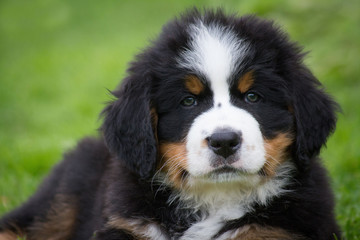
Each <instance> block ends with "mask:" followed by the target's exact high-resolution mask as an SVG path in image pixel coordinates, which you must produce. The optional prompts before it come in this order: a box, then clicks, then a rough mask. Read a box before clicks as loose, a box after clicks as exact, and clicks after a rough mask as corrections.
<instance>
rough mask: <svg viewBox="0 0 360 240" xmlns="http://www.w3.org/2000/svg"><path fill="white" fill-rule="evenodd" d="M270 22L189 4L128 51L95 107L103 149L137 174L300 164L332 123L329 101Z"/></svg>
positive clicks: (242, 172) (209, 174)
mask: <svg viewBox="0 0 360 240" xmlns="http://www.w3.org/2000/svg"><path fill="white" fill-rule="evenodd" d="M303 55H304V54H302V53H301V49H300V48H299V47H298V46H297V45H296V44H294V43H292V42H290V41H289V40H288V37H287V36H286V35H285V34H284V33H282V32H281V31H280V30H279V29H278V28H277V27H276V26H274V24H273V23H272V22H269V21H266V20H261V19H259V18H256V17H254V16H245V17H240V18H238V17H236V16H226V15H225V14H223V13H222V12H221V11H217V12H211V11H208V12H205V13H204V14H201V13H199V12H198V11H196V10H194V11H190V12H188V13H187V14H185V15H183V16H182V17H181V18H179V19H176V20H174V21H172V22H170V23H168V24H167V25H166V26H165V27H164V28H163V31H162V33H161V34H160V36H159V38H158V39H157V40H156V41H154V42H153V43H152V45H151V46H150V47H149V48H147V49H146V50H145V51H144V52H142V53H141V54H140V55H138V56H137V58H136V59H135V61H134V62H133V63H132V64H131V67H130V68H129V70H128V75H129V76H128V77H127V78H126V79H124V81H123V82H122V85H121V87H120V89H119V90H117V91H115V92H114V95H115V96H116V98H117V99H116V100H115V101H114V102H113V103H111V104H110V105H108V106H107V108H106V109H105V110H104V115H105V121H104V124H103V127H102V129H103V132H104V137H105V140H106V142H107V145H108V147H109V149H110V150H111V151H112V152H113V154H115V156H117V158H118V159H119V160H121V161H123V162H124V163H125V164H126V166H127V167H128V168H129V169H130V170H131V171H133V172H134V173H136V174H138V175H139V176H140V177H141V178H145V179H146V178H150V177H152V176H153V175H154V173H155V172H157V171H158V172H163V173H165V174H166V175H167V177H168V179H169V181H170V182H171V183H173V184H174V186H178V187H181V186H183V185H184V184H185V185H186V184H190V183H191V182H192V183H193V182H194V181H196V179H202V180H206V181H209V182H216V183H219V182H224V181H226V182H231V181H240V180H241V179H243V178H247V177H250V176H254V175H256V176H262V177H265V178H269V177H270V178H271V177H274V176H276V173H277V170H278V168H280V167H281V166H282V165H283V164H284V163H286V162H293V163H294V165H295V166H297V168H298V169H299V170H306V166H308V164H309V161H311V159H312V158H313V157H315V156H316V155H318V153H319V151H320V148H321V147H322V146H323V145H324V144H325V142H326V140H327V137H328V136H329V134H330V133H331V132H332V131H333V130H334V128H335V123H336V117H335V110H336V104H335V103H334V102H333V101H332V100H331V98H330V97H329V96H328V95H327V94H325V92H324V91H323V90H322V89H321V84H320V83H319V81H318V80H317V79H316V78H315V77H314V76H313V75H312V74H311V72H310V71H309V70H308V69H307V68H306V67H305V66H304V64H303V63H302V58H303Z"/></svg>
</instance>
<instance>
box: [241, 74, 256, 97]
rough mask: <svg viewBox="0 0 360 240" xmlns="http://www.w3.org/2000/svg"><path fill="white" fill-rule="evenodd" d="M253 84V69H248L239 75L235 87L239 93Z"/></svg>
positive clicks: (245, 90)
mask: <svg viewBox="0 0 360 240" xmlns="http://www.w3.org/2000/svg"><path fill="white" fill-rule="evenodd" d="M253 84H254V70H250V71H248V72H247V73H245V74H244V75H242V76H241V77H240V79H239V82H238V87H237V88H238V90H239V91H240V92H241V93H245V92H247V91H248V90H249V89H250V88H251V86H252V85H253Z"/></svg>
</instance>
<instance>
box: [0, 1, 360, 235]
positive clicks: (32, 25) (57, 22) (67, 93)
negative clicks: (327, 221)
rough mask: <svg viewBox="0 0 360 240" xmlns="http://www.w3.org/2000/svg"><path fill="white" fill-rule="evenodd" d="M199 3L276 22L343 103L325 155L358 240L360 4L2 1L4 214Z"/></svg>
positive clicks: (340, 211) (0, 206)
mask: <svg viewBox="0 0 360 240" xmlns="http://www.w3.org/2000/svg"><path fill="white" fill-rule="evenodd" d="M192 6H198V7H214V6H222V7H224V8H225V9H226V10H228V11H229V12H233V11H236V12H238V13H239V14H248V13H255V14H257V15H260V16H262V17H265V18H270V19H274V20H275V21H276V22H277V23H278V24H279V25H280V26H281V27H283V28H284V29H285V30H286V31H288V32H289V33H290V36H291V39H292V40H294V41H297V42H299V43H300V44H301V45H303V46H305V51H310V53H309V54H308V56H307V59H306V64H307V65H308V66H309V67H310V68H311V69H312V70H313V72H314V73H315V75H316V76H317V77H318V78H319V79H320V81H321V82H322V83H323V84H324V85H325V86H326V88H327V91H328V92H329V93H330V94H332V95H333V96H334V97H335V99H336V100H337V101H338V102H339V103H340V105H341V106H342V109H343V113H342V114H341V115H339V122H338V126H337V131H336V133H335V134H334V135H333V136H332V137H331V138H330V140H329V142H328V147H327V148H326V149H324V150H323V151H322V156H323V158H324V163H325V165H326V166H327V168H328V169H329V172H330V175H331V177H332V179H333V187H334V190H335V192H336V200H337V203H338V204H337V209H336V213H337V218H338V220H339V222H340V224H341V227H342V228H343V230H344V233H345V234H344V235H345V236H346V237H347V238H348V239H360V204H359V202H360V161H359V160H360V144H359V143H360V139H359V136H360V135H359V133H360V131H359V125H360V107H359V106H360V80H359V76H360V66H359V56H360V1H359V0H347V1H341V0H317V1H314V0H301V1H299V0H287V1H285V0H283V1H282V0H272V1H269V0H244V1H230V0H228V1H220V0H218V1H216V0H196V1H195V0H193V1H190V0H183V1H171V0H161V1H160V0H156V1H146V0H143V1H134V0H121V1H107V0H106V1H95V0H86V1H85V0H31V1H28V0H1V1H0V215H2V214H3V213H5V212H6V211H9V210H10V209H12V208H13V207H15V206H16V205H18V204H20V203H21V202H22V201H24V200H25V199H26V198H27V197H29V196H30V195H31V193H33V191H34V190H35V189H36V187H37V185H38V184H39V182H40V181H41V179H42V178H43V177H44V176H45V174H46V173H47V172H48V171H49V169H50V168H51V166H53V165H54V164H55V163H56V162H57V161H59V160H60V159H61V156H62V154H63V152H64V151H67V150H69V149H71V148H72V147H74V145H75V144H76V142H77V141H78V140H79V139H81V138H82V137H84V136H86V135H97V134H98V133H97V128H98V127H99V126H100V124H101V120H99V118H98V115H99V113H100V111H101V109H102V108H103V107H104V103H105V102H107V101H109V100H110V99H111V96H110V94H109V93H108V89H114V88H115V87H116V86H117V85H118V83H119V80H120V79H122V78H123V77H124V76H125V69H126V67H127V63H128V62H129V61H130V60H131V59H132V58H133V56H134V54H136V53H138V52H139V50H141V49H142V48H144V47H145V46H146V45H147V43H148V41H149V40H151V39H153V38H155V37H156V36H157V34H158V33H159V31H160V30H161V26H162V25H163V24H164V23H165V22H166V21H167V20H169V19H171V18H172V17H173V16H175V15H178V14H179V13H180V12H181V11H183V10H184V9H186V8H189V7H192Z"/></svg>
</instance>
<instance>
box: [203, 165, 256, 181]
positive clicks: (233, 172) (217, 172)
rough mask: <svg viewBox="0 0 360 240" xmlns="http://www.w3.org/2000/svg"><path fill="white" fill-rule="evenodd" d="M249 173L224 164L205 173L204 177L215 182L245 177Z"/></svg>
mask: <svg viewBox="0 0 360 240" xmlns="http://www.w3.org/2000/svg"><path fill="white" fill-rule="evenodd" d="M249 175H251V174H250V173H248V172H246V171H245V170H242V169H238V168H235V167H232V166H227V165H225V166H221V167H219V168H216V169H214V170H213V171H211V172H209V173H207V174H206V175H205V176H204V178H206V179H208V180H210V181H215V182H232V181H238V180H239V179H243V178H246V177H247V176H249Z"/></svg>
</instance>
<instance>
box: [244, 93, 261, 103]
mask: <svg viewBox="0 0 360 240" xmlns="http://www.w3.org/2000/svg"><path fill="white" fill-rule="evenodd" d="M260 98H261V97H260V95H259V94H257V93H254V92H248V93H247V94H246V95H245V101H246V102H248V103H256V102H258V101H259V100H260Z"/></svg>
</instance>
